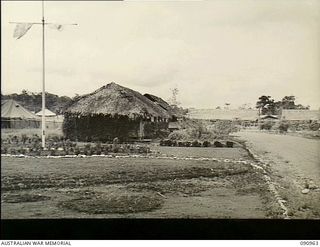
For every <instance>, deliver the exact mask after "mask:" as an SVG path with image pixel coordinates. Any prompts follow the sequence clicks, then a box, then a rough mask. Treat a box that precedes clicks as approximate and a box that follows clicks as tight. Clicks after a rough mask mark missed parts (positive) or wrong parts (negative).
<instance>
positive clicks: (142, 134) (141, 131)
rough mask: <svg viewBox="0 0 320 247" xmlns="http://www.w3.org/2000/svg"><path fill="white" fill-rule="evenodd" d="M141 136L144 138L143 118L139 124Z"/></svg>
mask: <svg viewBox="0 0 320 247" xmlns="http://www.w3.org/2000/svg"><path fill="white" fill-rule="evenodd" d="M139 138H140V140H142V139H143V138H144V122H143V120H140V124H139Z"/></svg>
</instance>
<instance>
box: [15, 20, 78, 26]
mask: <svg viewBox="0 0 320 247" xmlns="http://www.w3.org/2000/svg"><path fill="white" fill-rule="evenodd" d="M9 23H10V24H32V25H37V24H38V25H42V24H45V25H61V26H66V25H69V26H70V25H71V26H77V25H78V24H77V23H53V22H45V23H42V22H14V21H10V22H9Z"/></svg>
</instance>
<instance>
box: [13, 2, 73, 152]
mask: <svg viewBox="0 0 320 247" xmlns="http://www.w3.org/2000/svg"><path fill="white" fill-rule="evenodd" d="M41 3H42V20H41V22H32V23H28V22H10V23H11V24H17V27H16V30H15V33H14V37H17V38H18V39H19V38H21V37H22V36H23V35H25V34H26V33H27V32H28V30H29V29H30V28H31V27H32V25H42V116H41V145H42V148H43V149H45V147H46V117H45V109H46V107H45V105H46V96H45V93H46V92H45V79H46V77H45V26H46V25H53V27H54V28H56V29H57V30H61V28H62V26H65V25H78V24H76V23H72V24H56V23H48V22H45V18H44V0H42V1H41Z"/></svg>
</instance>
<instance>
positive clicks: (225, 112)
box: [187, 108, 258, 121]
mask: <svg viewBox="0 0 320 247" xmlns="http://www.w3.org/2000/svg"><path fill="white" fill-rule="evenodd" d="M187 117H189V118H191V119H203V120H248V121H256V120H257V119H258V110H249V109H242V110H240V109H234V110H233V109H195V108H189V109H188V113H187Z"/></svg>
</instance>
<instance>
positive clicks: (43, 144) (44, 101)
mask: <svg viewBox="0 0 320 247" xmlns="http://www.w3.org/2000/svg"><path fill="white" fill-rule="evenodd" d="M44 26H45V21H44V0H42V121H41V130H42V131H41V137H42V138H41V139H42V148H43V149H45V147H46V117H45V105H46V99H45V97H46V96H45V43H44V31H45V29H44Z"/></svg>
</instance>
